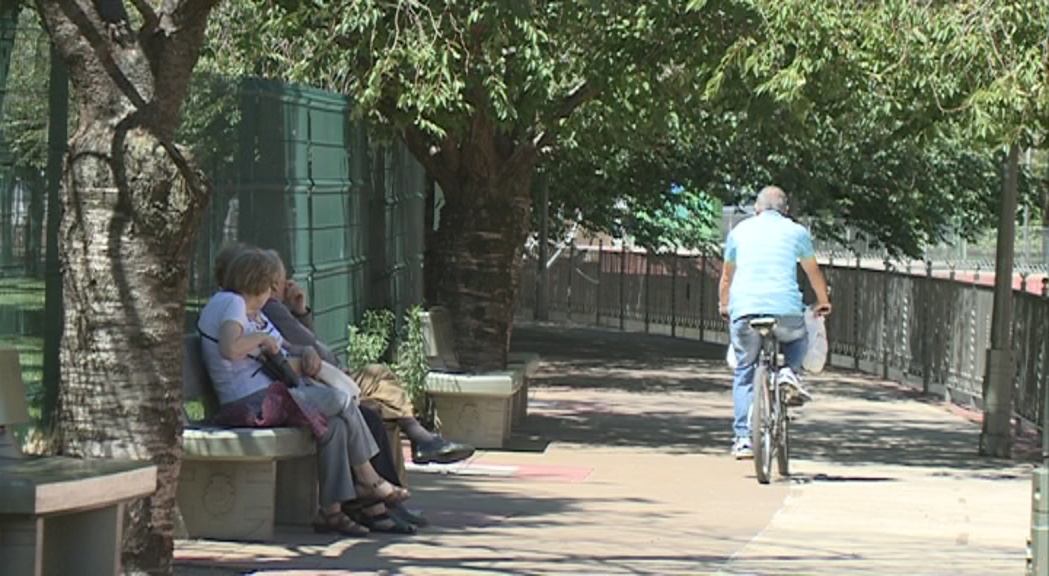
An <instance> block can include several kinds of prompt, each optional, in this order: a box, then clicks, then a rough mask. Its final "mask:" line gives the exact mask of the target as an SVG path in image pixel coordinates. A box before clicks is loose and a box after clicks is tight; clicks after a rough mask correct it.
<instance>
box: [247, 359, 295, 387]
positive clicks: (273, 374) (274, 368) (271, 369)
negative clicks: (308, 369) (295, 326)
mask: <svg viewBox="0 0 1049 576" xmlns="http://www.w3.org/2000/svg"><path fill="white" fill-rule="evenodd" d="M255 359H256V360H258V361H259V364H262V371H263V372H264V373H265V374H266V375H267V376H269V377H270V378H273V379H274V380H276V381H278V382H283V383H284V384H285V385H286V386H288V387H289V388H294V387H296V386H298V385H299V375H298V374H297V373H296V372H295V370H294V369H292V367H291V363H290V362H288V359H287V358H285V357H284V355H283V354H277V353H274V352H270V351H269V350H263V351H262V352H259V355H258V356H256V357H255Z"/></svg>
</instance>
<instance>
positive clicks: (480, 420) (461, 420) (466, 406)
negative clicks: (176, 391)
mask: <svg viewBox="0 0 1049 576" xmlns="http://www.w3.org/2000/svg"><path fill="white" fill-rule="evenodd" d="M422 326H423V343H424V348H425V350H426V356H427V359H428V360H429V363H430V372H429V374H427V376H426V392H427V394H428V395H429V396H430V397H431V398H432V399H433V402H434V407H435V410H436V412H437V417H438V419H439V420H440V423H441V435H442V436H444V437H445V438H447V439H449V440H454V441H456V442H465V443H468V444H471V445H473V446H475V447H477V448H502V447H503V446H505V444H506V441H507V440H508V439H509V437H510V433H511V431H512V429H513V426H514V425H515V424H518V423H520V422H521V421H522V420H523V419H524V418H525V417H526V416H527V415H528V378H530V377H531V376H533V375H534V374H535V373H536V371H537V370H538V368H539V356H538V355H537V354H528V353H523V354H511V355H510V356H509V358H508V362H507V369H506V370H504V371H496V372H489V373H484V374H469V373H465V372H464V371H463V370H462V367H461V366H460V364H459V359H458V355H457V354H456V353H455V350H454V341H455V340H454V332H453V328H452V322H451V316H450V315H449V313H448V310H447V309H445V308H442V307H436V306H435V307H433V308H431V309H430V310H429V311H427V312H424V313H423V315H422Z"/></svg>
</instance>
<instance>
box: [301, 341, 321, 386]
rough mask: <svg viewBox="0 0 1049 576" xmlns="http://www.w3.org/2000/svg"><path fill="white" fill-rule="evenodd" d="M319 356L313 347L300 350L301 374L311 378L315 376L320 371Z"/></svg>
mask: <svg viewBox="0 0 1049 576" xmlns="http://www.w3.org/2000/svg"><path fill="white" fill-rule="evenodd" d="M321 364H322V360H321V355H320V354H318V353H317V350H316V349H314V348H313V346H304V347H303V348H302V373H303V374H304V375H306V376H309V377H311V378H313V377H315V376H317V374H319V373H320V371H321Z"/></svg>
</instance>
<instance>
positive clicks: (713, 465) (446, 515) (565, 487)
mask: <svg viewBox="0 0 1049 576" xmlns="http://www.w3.org/2000/svg"><path fill="white" fill-rule="evenodd" d="M514 345H515V348H517V349H520V350H528V351H536V352H539V353H540V354H542V356H543V361H544V362H543V368H542V370H541V373H540V375H539V377H538V379H537V382H536V383H535V385H534V388H533V392H532V395H531V402H530V407H531V413H530V416H529V418H528V421H527V422H526V424H525V425H524V426H523V427H521V428H520V430H519V431H518V433H516V434H515V438H514V439H513V443H512V445H511V446H510V447H509V448H508V449H507V450H504V451H498V452H495V451H486V452H482V453H479V454H478V455H476V456H475V457H474V458H473V459H472V460H471V461H470V462H468V463H466V464H464V465H461V466H455V467H450V468H449V469H447V470H445V471H444V472H443V473H437V472H435V471H433V470H432V469H431V470H428V471H412V472H410V483H411V488H412V490H413V492H414V497H413V499H412V502H413V506H418V507H420V508H422V509H424V510H425V511H426V514H427V516H428V517H429V518H430V519H431V520H432V521H433V526H431V527H429V528H426V529H423V530H422V531H420V533H419V534H418V535H415V536H410V537H406V536H386V535H373V536H372V537H370V538H368V539H364V540H335V539H332V538H330V537H321V536H316V535H313V534H312V533H310V532H308V531H306V530H290V529H285V530H283V531H282V532H281V533H280V536H279V542H276V543H270V544H241V543H223V542H211V541H181V542H179V543H178V544H177V549H176V561H177V564H178V568H177V571H176V573H177V574H181V575H183V576H199V575H204V574H253V573H260V574H269V575H276V574H554V573H590V574H846V573H848V574H852V573H858V574H974V575H975V574H980V575H994V574H1021V573H1022V572H1023V565H1024V543H1025V539H1026V537H1027V534H1028V532H1029V529H1030V495H1031V489H1030V465H1029V464H1025V463H1018V462H1002V461H989V460H984V459H980V458H978V457H977V456H975V452H976V446H977V437H978V433H979V429H978V427H977V426H976V425H974V424H973V423H971V422H969V421H967V420H966V419H964V418H961V417H959V416H958V415H956V414H954V413H952V412H951V411H950V410H948V409H947V408H946V407H944V406H942V405H940V404H938V403H937V402H935V401H922V400H921V399H916V398H915V397H914V395H913V394H912V393H910V392H909V391H908V390H906V389H903V388H900V387H898V386H896V385H893V384H890V383H886V382H882V381H880V380H877V379H875V378H873V377H868V376H864V375H860V374H852V373H843V372H833V373H827V374H824V375H821V376H818V377H814V378H812V379H810V382H811V384H810V389H811V390H812V391H813V392H814V395H815V397H816V401H815V402H814V403H813V404H811V405H810V406H808V407H806V408H805V410H804V413H803V414H802V415H801V416H800V418H799V420H798V421H797V422H796V425H795V427H794V431H793V438H794V439H795V444H794V452H793V459H792V464H793V472H794V474H793V476H792V477H791V478H790V479H781V480H777V481H774V482H773V483H772V484H771V485H768V486H760V485H758V484H757V482H756V481H755V480H754V475H753V466H752V464H751V463H750V462H737V461H735V460H732V459H731V458H729V457H728V455H727V449H728V446H729V443H730V440H731V432H730V429H729V428H730V427H729V423H730V414H731V394H730V388H731V381H730V374H729V372H728V371H727V369H726V368H725V366H724V364H723V362H722V361H721V360H720V358H723V349H721V348H720V347H714V346H706V345H702V344H697V343H694V342H688V341H682V340H674V339H670V338H666V337H661V336H645V335H638V334H622V333H617V332H605V331H600V330H590V329H582V328H563V327H553V326H519V327H517V328H515V333H514Z"/></svg>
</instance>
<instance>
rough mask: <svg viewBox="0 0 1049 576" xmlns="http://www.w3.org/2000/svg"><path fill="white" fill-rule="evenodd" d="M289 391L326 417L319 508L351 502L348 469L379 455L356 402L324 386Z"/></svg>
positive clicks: (353, 494) (320, 456)
mask: <svg viewBox="0 0 1049 576" xmlns="http://www.w3.org/2000/svg"><path fill="white" fill-rule="evenodd" d="M290 392H291V393H292V394H294V395H295V396H296V397H297V398H298V399H300V400H302V401H306V402H309V403H311V404H313V405H314V406H316V407H317V408H318V409H319V410H320V411H321V412H323V413H324V415H325V416H327V417H328V434H327V436H325V437H324V438H322V439H321V440H320V441H319V442H318V443H317V450H318V454H317V472H318V474H317V475H318V476H319V478H318V480H319V484H320V504H321V506H328V505H331V504H336V503H339V502H345V501H346V500H353V499H354V498H355V497H356V495H357V492H356V490H355V489H354V486H353V471H352V470H351V469H350V467H351V466H359V465H361V464H364V463H366V462H368V461H369V460H371V459H372V457H373V456H375V455H376V454H378V452H379V447H378V446H377V445H376V444H375V438H373V437H372V434H371V432H370V431H369V430H368V424H367V422H365V421H364V416H362V415H361V411H360V409H359V408H358V399H357V398H355V397H351V396H349V395H348V394H346V393H345V392H343V391H342V390H337V389H335V388H331V387H329V386H326V385H324V384H304V385H302V386H298V387H295V388H291V389H290Z"/></svg>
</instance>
